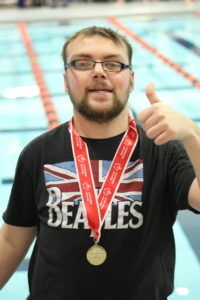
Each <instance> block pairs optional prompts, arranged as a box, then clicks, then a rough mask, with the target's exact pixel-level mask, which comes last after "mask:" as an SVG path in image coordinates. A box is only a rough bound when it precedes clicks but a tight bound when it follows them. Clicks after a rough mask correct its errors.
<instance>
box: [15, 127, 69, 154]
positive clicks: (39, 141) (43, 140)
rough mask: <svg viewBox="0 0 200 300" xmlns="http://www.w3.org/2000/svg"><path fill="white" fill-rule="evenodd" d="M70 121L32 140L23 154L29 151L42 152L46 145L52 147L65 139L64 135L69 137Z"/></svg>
mask: <svg viewBox="0 0 200 300" xmlns="http://www.w3.org/2000/svg"><path fill="white" fill-rule="evenodd" d="M67 128H68V122H66V123H63V124H61V125H59V126H57V127H55V128H53V129H51V130H49V131H46V132H44V133H42V134H40V135H39V136H37V137H35V138H34V139H33V140H31V141H30V142H29V143H28V144H27V145H26V146H25V148H24V149H23V150H22V152H21V156H23V155H26V154H27V153H29V154H30V153H34V152H38V151H39V152H41V151H42V149H44V148H46V147H51V146H52V145H55V147H56V145H57V144H58V143H59V142H61V141H62V140H64V135H65V136H66V137H67V136H68V135H69V133H68V130H67Z"/></svg>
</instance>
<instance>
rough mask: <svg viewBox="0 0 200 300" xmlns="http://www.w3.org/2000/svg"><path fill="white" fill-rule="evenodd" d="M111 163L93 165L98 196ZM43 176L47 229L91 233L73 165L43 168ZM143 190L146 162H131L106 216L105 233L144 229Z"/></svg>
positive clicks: (55, 165)
mask: <svg viewBox="0 0 200 300" xmlns="http://www.w3.org/2000/svg"><path fill="white" fill-rule="evenodd" d="M111 163H112V162H111V161H105V160H104V161H103V160H99V161H97V160H93V161H91V167H92V173H93V177H94V184H95V188H96V191H97V195H98V194H99V191H100V189H101V187H102V185H103V182H104V181H105V178H106V175H107V173H108V171H109V168H110V165H111ZM44 176H45V184H46V188H47V191H48V194H49V197H48V202H47V204H46V205H47V207H48V221H47V223H48V225H49V226H52V227H61V228H68V229H69V228H71V229H80V228H84V229H89V226H88V223H87V218H86V213H85V208H84V205H83V202H82V198H81V193H80V189H79V183H78V176H77V172H76V167H75V163H74V161H70V162H69V161H68V162H62V163H57V164H53V165H49V164H48V165H44ZM142 188H143V161H142V160H137V161H135V162H129V163H128V165H127V167H126V170H125V172H124V174H123V177H122V180H121V183H120V185H119V187H118V190H117V192H116V194H115V196H114V199H113V201H112V203H111V205H110V207H109V209H108V212H107V214H106V217H105V220H104V224H103V228H104V229H127V228H132V229H137V228H139V227H141V226H142V224H143V215H142Z"/></svg>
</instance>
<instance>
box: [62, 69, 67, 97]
mask: <svg viewBox="0 0 200 300" xmlns="http://www.w3.org/2000/svg"><path fill="white" fill-rule="evenodd" d="M63 77H64V86H65V92H66V93H67V94H68V83H67V74H66V72H64V73H63Z"/></svg>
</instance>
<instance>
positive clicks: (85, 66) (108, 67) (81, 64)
mask: <svg viewBox="0 0 200 300" xmlns="http://www.w3.org/2000/svg"><path fill="white" fill-rule="evenodd" d="M96 64H101V65H102V68H103V70H104V71H106V72H120V71H121V70H124V69H130V70H131V69H132V66H131V65H125V64H123V63H121V62H118V61H93V60H89V59H76V60H72V61H71V62H70V63H68V64H66V65H65V70H67V69H68V68H69V67H73V68H74V69H76V70H80V71H86V70H92V69H94V67H95V65H96Z"/></svg>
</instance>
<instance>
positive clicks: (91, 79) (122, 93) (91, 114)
mask: <svg viewBox="0 0 200 300" xmlns="http://www.w3.org/2000/svg"><path fill="white" fill-rule="evenodd" d="M75 59H90V60H93V61H118V62H121V63H124V64H129V61H128V53H127V48H126V46H125V45H121V44H120V45H119V44H115V43H114V42H113V41H112V40H110V39H108V38H104V37H102V36H99V35H95V36H89V37H84V36H79V37H78V38H76V39H75V40H73V41H72V42H71V43H70V44H69V45H68V47H67V61H68V62H71V61H72V60H75ZM64 79H65V89H66V92H68V93H69V96H70V98H71V101H72V103H73V105H74V112H75V113H76V111H77V112H79V113H80V114H81V115H82V116H84V117H85V118H87V119H89V120H91V121H95V122H99V123H103V122H107V121H109V120H111V119H113V118H114V117H116V116H117V115H119V114H120V112H121V111H122V110H123V109H124V108H125V107H126V104H127V101H128V95H129V93H130V92H131V91H132V89H133V85H134V74H133V72H132V71H131V70H129V69H124V70H121V71H120V72H107V71H104V70H103V68H102V65H101V64H96V65H95V67H94V69H92V70H84V71H83V70H76V69H74V68H73V67H69V68H68V69H67V71H66V72H65V73H64Z"/></svg>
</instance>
